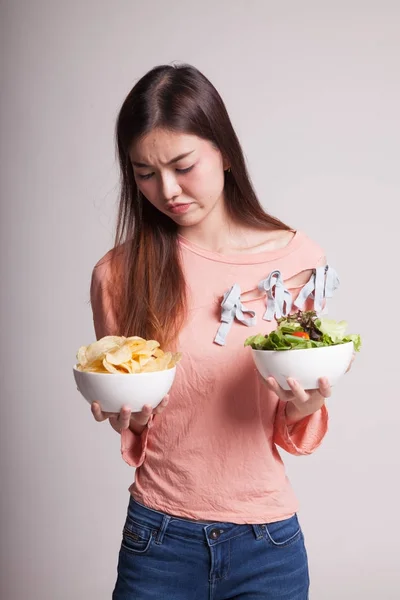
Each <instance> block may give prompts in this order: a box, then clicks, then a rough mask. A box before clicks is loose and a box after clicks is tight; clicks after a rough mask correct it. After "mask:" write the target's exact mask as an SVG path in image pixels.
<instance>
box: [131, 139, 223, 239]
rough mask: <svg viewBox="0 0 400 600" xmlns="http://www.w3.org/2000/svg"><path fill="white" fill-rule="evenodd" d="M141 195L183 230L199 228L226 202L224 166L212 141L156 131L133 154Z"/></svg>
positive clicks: (135, 147)
mask: <svg viewBox="0 0 400 600" xmlns="http://www.w3.org/2000/svg"><path fill="white" fill-rule="evenodd" d="M130 158H131V161H132V165H133V169H134V175H135V180H136V183H137V186H138V188H139V189H140V191H141V192H142V194H143V195H144V196H145V197H146V198H147V200H148V201H149V202H151V204H153V206H155V207H156V208H157V209H158V210H159V211H161V212H162V213H164V214H166V215H168V216H169V217H170V218H171V219H173V220H174V221H175V222H176V223H177V224H178V225H179V226H180V227H191V226H194V225H198V224H199V223H200V222H201V221H203V220H204V219H205V218H206V217H207V216H208V215H209V214H210V213H212V212H213V211H214V210H215V209H216V208H217V207H220V205H221V204H223V202H224V169H226V168H227V167H228V165H227V164H224V160H223V157H222V154H221V152H220V151H219V150H218V149H216V148H215V147H214V146H213V144H212V143H211V142H209V141H208V140H204V139H202V138H199V137H197V136H195V135H190V134H185V133H178V132H174V131H169V130H167V129H154V130H153V131H151V132H150V133H148V134H147V135H146V136H145V137H143V138H141V139H140V140H139V141H138V142H136V143H135V144H134V146H133V147H132V149H131V152H130Z"/></svg>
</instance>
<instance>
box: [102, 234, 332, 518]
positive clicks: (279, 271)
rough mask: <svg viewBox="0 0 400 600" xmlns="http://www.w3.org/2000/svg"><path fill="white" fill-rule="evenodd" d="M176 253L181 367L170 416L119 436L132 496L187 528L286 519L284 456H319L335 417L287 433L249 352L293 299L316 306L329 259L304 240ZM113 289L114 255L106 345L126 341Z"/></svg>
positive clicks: (105, 288) (105, 276) (293, 506)
mask: <svg viewBox="0 0 400 600" xmlns="http://www.w3.org/2000/svg"><path fill="white" fill-rule="evenodd" d="M179 243H180V249H181V256H182V264H183V269H184V274H185V277H186V281H187V285H188V290H189V316H188V319H187V322H186V324H185V326H184V328H183V330H182V332H181V334H180V338H179V350H180V351H181V352H182V353H183V359H182V361H181V363H180V365H179V366H178V368H177V375H176V379H175V382H174V385H173V388H172V390H171V394H170V401H169V404H168V407H167V409H166V410H165V411H164V412H163V414H162V415H159V416H158V415H157V416H156V417H155V418H154V419H153V420H152V421H151V423H150V426H149V427H148V428H146V429H145V431H144V432H143V433H142V434H141V435H139V436H137V435H135V434H134V433H133V432H132V431H130V430H125V431H123V432H122V434H121V452H122V457H123V459H124V460H125V461H126V462H127V463H128V464H129V465H131V466H132V467H135V468H136V472H135V481H134V483H133V484H132V485H131V486H130V488H129V489H130V492H131V494H132V495H133V497H134V498H135V499H136V500H137V501H138V502H141V503H142V504H144V505H145V506H147V507H149V508H154V509H156V510H160V511H163V512H166V513H169V514H171V515H176V516H181V517H183V518H188V519H196V520H207V521H222V522H233V523H238V524H241V523H253V524H254V523H265V522H272V521H278V520H280V519H284V518H287V517H289V516H291V515H292V514H293V513H295V512H296V511H297V510H298V503H297V499H296V496H295V494H294V492H293V490H292V487H291V485H290V482H289V481H288V478H287V476H286V473H285V467H284V464H283V462H282V459H281V456H280V454H279V451H278V448H277V447H278V446H279V447H280V448H282V449H284V450H285V451H287V452H289V453H290V454H295V455H306V454H310V453H312V452H313V451H314V450H315V449H316V448H317V447H318V446H319V445H320V443H321V441H322V439H323V437H324V436H325V434H326V431H327V425H328V415H327V410H326V408H325V407H323V408H322V409H320V410H319V411H317V412H316V413H314V414H313V415H311V416H309V417H306V418H304V419H303V420H301V421H299V422H297V423H296V424H294V425H291V426H288V424H287V421H286V416H285V402H283V401H281V400H279V399H278V397H277V396H276V395H275V394H274V393H273V392H271V391H270V390H269V389H268V388H267V387H266V386H265V385H264V384H263V383H262V381H261V378H260V377H259V375H258V373H257V371H256V368H255V366H254V363H253V359H252V356H251V350H250V348H248V347H246V348H245V347H244V341H245V339H246V338H247V337H248V336H250V335H254V334H256V333H259V332H261V333H265V334H266V333H268V332H269V331H271V330H272V329H274V328H275V326H276V320H275V319H276V317H277V316H279V310H280V308H282V297H283V298H284V299H285V300H287V299H288V296H287V292H290V296H291V298H292V299H294V300H296V297H297V298H299V297H300V295H301V294H302V292H303V298H302V301H304V299H305V298H306V296H307V295H309V297H308V299H307V303H308V305H307V306H308V307H310V304H309V303H310V302H311V303H314V302H315V298H317V296H318V293H317V292H318V290H317V289H315V290H314V293H311V292H312V290H313V286H312V285H311V288H310V282H311V281H312V278H313V277H314V281H315V274H316V273H317V272H318V271H320V270H321V267H324V268H327V269H329V267H328V266H326V267H325V258H324V252H323V251H322V249H321V248H320V247H319V246H318V244H316V243H315V242H313V241H312V240H311V239H309V238H308V237H307V236H306V235H305V234H304V233H302V232H299V231H298V232H296V233H295V235H294V236H293V238H292V239H291V241H290V242H289V244H288V245H287V246H285V247H284V248H281V249H278V250H273V251H267V252H261V253H258V254H254V253H249V254H234V255H232V256H228V255H223V254H219V253H214V252H210V251H207V250H205V249H203V248H200V247H198V246H196V245H194V244H192V243H190V242H189V241H187V240H185V239H184V238H182V237H181V238H180V240H179ZM109 280H110V253H108V254H106V255H105V256H104V257H103V258H102V259H101V260H100V261H99V262H98V263H97V264H96V266H95V268H94V270H93V275H92V283H91V303H92V310H93V317H94V327H95V331H96V336H97V338H100V337H103V336H105V335H119V334H120V332H119V331H118V330H117V328H116V325H115V316H114V314H113V311H112V302H111V297H112V296H111V294H112V288H111V287H110V286H109V285H108V284H109ZM307 282H308V287H307V290H308V291H306V294H305V295H304V290H305V289H306V288H305V284H306V283H307ZM278 288H280V290H281V292H282V290H284V291H285V294H284V296H282V293H280V292H279V289H278ZM309 290H311V292H310V293H309ZM322 295H323V294H322ZM221 298H224V301H225V302H222V304H223V306H221ZM279 298H280V300H279ZM280 304H281V306H280ZM283 308H284V307H283ZM292 308H293V309H295V308H296V307H295V306H293V307H292ZM247 311H253V312H247ZM267 312H269V317H268V315H267V314H266V313H267ZM271 314H273V318H272V320H265V319H266V316H267V317H268V318H270V319H271ZM221 317H222V318H223V320H225V321H228V323H226V322H225V323H222V322H221ZM240 319H241V320H242V321H245V323H243V322H241V321H240ZM110 377H112V375H110Z"/></svg>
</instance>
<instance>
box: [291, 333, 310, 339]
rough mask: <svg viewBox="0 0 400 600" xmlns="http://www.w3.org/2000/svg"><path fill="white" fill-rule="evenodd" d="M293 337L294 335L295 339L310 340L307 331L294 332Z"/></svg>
mask: <svg viewBox="0 0 400 600" xmlns="http://www.w3.org/2000/svg"><path fill="white" fill-rule="evenodd" d="M291 335H294V336H295V337H299V338H303V339H304V340H309V339H310V336H309V335H308V333H307V332H305V331H293V333H291Z"/></svg>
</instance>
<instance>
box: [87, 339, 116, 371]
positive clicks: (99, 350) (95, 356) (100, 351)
mask: <svg viewBox="0 0 400 600" xmlns="http://www.w3.org/2000/svg"><path fill="white" fill-rule="evenodd" d="M124 341H125V338H124V337H121V336H114V335H113V336H111V335H109V336H105V337H103V338H101V339H100V340H98V341H97V342H93V344H90V345H89V346H87V348H86V353H85V356H86V361H87V363H86V364H87V365H90V364H91V363H93V362H95V361H96V360H99V359H100V358H101V359H102V358H104V356H105V354H106V353H107V352H110V351H111V350H115V349H116V348H119V347H120V346H122V344H123V343H124ZM81 352H82V350H81Z"/></svg>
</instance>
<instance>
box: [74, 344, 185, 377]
mask: <svg viewBox="0 0 400 600" xmlns="http://www.w3.org/2000/svg"><path fill="white" fill-rule="evenodd" d="M76 357H77V361H78V362H77V369H78V370H79V371H87V372H89V373H112V374H119V375H120V374H124V373H125V374H135V373H153V372H156V371H164V370H166V369H171V368H173V367H174V366H175V365H176V364H177V363H178V362H179V361H180V360H181V358H182V354H181V353H180V352H176V353H175V354H173V353H172V352H164V350H162V348H160V344H159V342H157V341H156V340H145V339H144V338H142V337H139V336H130V337H124V336H115V335H109V336H104V337H103V338H101V339H99V340H97V341H96V342H93V343H92V344H89V346H81V347H80V348H79V350H78V352H77V355H76Z"/></svg>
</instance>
